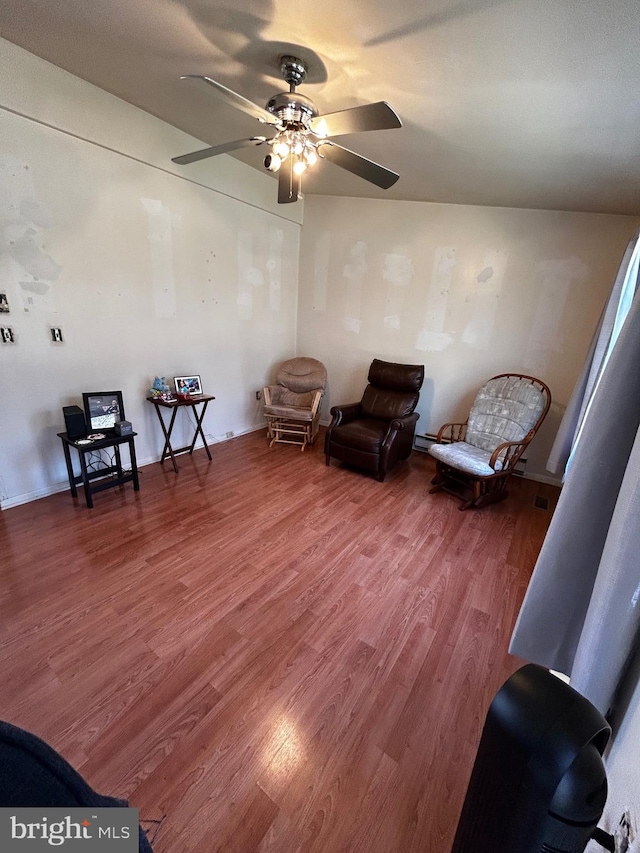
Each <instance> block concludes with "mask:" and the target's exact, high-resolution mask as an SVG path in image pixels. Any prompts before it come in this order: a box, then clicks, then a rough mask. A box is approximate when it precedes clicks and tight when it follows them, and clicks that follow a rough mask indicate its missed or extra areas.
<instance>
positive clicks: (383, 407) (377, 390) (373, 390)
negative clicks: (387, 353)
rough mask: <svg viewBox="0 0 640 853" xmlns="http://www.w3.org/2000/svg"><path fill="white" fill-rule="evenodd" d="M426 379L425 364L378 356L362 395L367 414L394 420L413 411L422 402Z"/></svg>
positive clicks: (362, 404)
mask: <svg viewBox="0 0 640 853" xmlns="http://www.w3.org/2000/svg"><path fill="white" fill-rule="evenodd" d="M423 381H424V365H422V364H396V363H394V362H391V361H381V360H380V359H378V358H374V360H373V361H372V362H371V367H370V368H369V385H367V387H366V388H365V391H364V394H363V396H362V401H361V406H362V413H363V414H364V415H365V417H370V418H376V419H379V420H389V421H390V420H393V418H404V417H406V416H407V415H410V414H411V413H412V412H413V411H414V409H415V407H416V406H417V405H418V400H419V399H420V388H421V387H422V383H423Z"/></svg>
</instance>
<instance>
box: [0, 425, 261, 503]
mask: <svg viewBox="0 0 640 853" xmlns="http://www.w3.org/2000/svg"><path fill="white" fill-rule="evenodd" d="M265 428H266V423H263V424H258V425H257V426H255V425H254V426H250V427H248V428H247V429H243V430H240V431H239V432H234V433H233V435H230V436H227V435H223V436H210V435H209V434H207V441H208V443H209V444H210V445H211V444H222V442H224V441H231V440H232V439H234V438H238V436H240V435H248V434H249V433H250V432H258V430H261V429H265ZM203 447H204V444H203V443H202V442H201V441H200V442H198V444H196V446H195V448H194V449H195V450H201V449H202V448H203ZM137 461H138V469H140V468H145V467H146V466H147V465H153V464H154V463H157V462H159V461H160V454H158V455H157V456H148V457H146V458H143V459H138V460H137ZM66 491H69V481H68V480H65V481H64V482H61V483H54V484H53V485H52V486H47V487H46V488H43V489H34V490H33V491H32V492H25V493H24V494H22V495H14V496H13V497H10V498H5V499H4V500H2V501H0V512H4V510H5V509H12V508H13V507H14V506H21V505H22V504H28V503H31V502H32V501H38V500H40V499H41V498H48V497H50V496H51V495H57V494H58V493H59V492H66Z"/></svg>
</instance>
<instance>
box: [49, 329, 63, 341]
mask: <svg viewBox="0 0 640 853" xmlns="http://www.w3.org/2000/svg"><path fill="white" fill-rule="evenodd" d="M51 340H52V341H53V343H54V344H61V343H62V329H60V328H59V327H52V329H51Z"/></svg>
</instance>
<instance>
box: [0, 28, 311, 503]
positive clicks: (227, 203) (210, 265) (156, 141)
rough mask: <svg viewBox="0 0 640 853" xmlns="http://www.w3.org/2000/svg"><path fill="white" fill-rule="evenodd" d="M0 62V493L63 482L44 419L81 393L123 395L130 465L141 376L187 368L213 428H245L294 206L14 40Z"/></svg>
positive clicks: (280, 351) (57, 421) (292, 241)
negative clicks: (200, 158)
mask: <svg viewBox="0 0 640 853" xmlns="http://www.w3.org/2000/svg"><path fill="white" fill-rule="evenodd" d="M0 61H1V63H2V67H3V80H2V90H1V92H0V138H1V139H2V145H1V147H0V225H1V226H2V227H1V229H0V290H1V291H3V292H6V293H7V295H8V299H9V305H10V309H11V311H10V313H9V314H2V315H0V317H1V319H2V325H10V326H12V327H13V329H14V332H15V335H16V343H15V344H11V345H7V344H4V345H2V348H1V350H0V399H1V401H2V402H1V403H0V447H1V448H2V458H1V464H0V505H1V506H2V507H3V508H7V507H9V506H13V505H15V504H17V503H22V502H25V501H28V500H32V499H34V498H37V497H40V496H42V495H46V494H50V493H51V492H53V491H56V490H59V489H61V488H68V485H67V484H66V472H65V466H64V459H63V455H62V448H61V445H60V440H59V439H58V438H57V436H56V433H57V432H60V431H62V430H63V429H64V420H63V417H62V406H64V405H69V404H82V396H81V395H82V392H83V391H100V390H102V391H106V390H109V391H111V390H121V391H122V392H123V395H124V404H125V412H126V415H127V418H128V419H129V420H131V421H132V423H133V426H134V429H135V430H136V431H137V432H138V438H137V439H136V446H137V451H138V457H139V460H140V462H141V463H143V464H144V463H145V462H149V461H152V460H156V459H157V458H158V456H159V454H160V451H161V449H162V435H161V431H160V425H159V424H158V422H157V419H156V415H155V412H154V410H153V408H152V407H151V406H150V405H149V404H148V403H146V402H145V396H146V395H147V393H148V388H149V386H150V385H151V383H152V381H153V378H154V376H156V375H161V376H166V377H168V378H169V379H171V377H173V376H175V375H180V374H182V375H184V374H191V373H197V374H200V375H201V377H202V381H203V386H204V390H205V391H208V392H210V393H212V394H214V395H215V397H216V400H215V402H214V403H212V404H211V405H210V406H209V410H208V412H207V416H206V419H205V424H204V427H205V432H206V433H207V434H208V436H209V439H210V440H212V441H216V440H222V439H224V438H225V437H226V436H227V435H228V434H238V433H241V432H246V431H248V430H251V429H255V428H256V427H258V426H260V425H261V424H262V422H263V420H262V411H261V406H260V404H259V403H258V402H257V401H256V399H255V391H256V390H257V389H259V388H262V386H263V384H264V383H265V380H266V379H267V378H268V377H269V376H270V373H271V369H272V365H273V364H274V363H275V362H278V361H281V360H282V359H284V358H288V357H290V356H292V355H293V354H294V353H295V346H296V323H297V316H296V315H297V283H298V257H299V235H300V224H299V220H300V218H301V215H302V209H303V206H302V205H288V206H286V208H284V209H283V208H282V206H280V207H278V205H277V203H276V182H275V180H273V179H272V178H270V177H268V176H267V175H266V174H265V175H262V174H260V173H259V172H257V171H256V170H254V169H251V168H250V167H248V166H246V165H244V164H243V163H239V162H237V161H235V160H233V159H232V158H229V157H222V158H219V159H218V160H217V161H215V162H213V163H211V164H210V166H209V167H208V168H205V167H204V165H203V164H197V165H196V166H194V167H190V168H189V169H188V170H187V169H185V168H184V167H183V168H182V169H181V168H180V167H178V166H175V165H174V164H172V163H171V159H170V158H171V157H172V156H174V155H175V154H177V153H181V152H185V151H189V150H194V149H195V148H198V147H199V146H200V145H201V143H200V142H198V141H197V140H195V139H192V138H190V137H188V136H186V135H185V134H184V133H181V132H180V131H178V130H176V129H175V128H172V127H169V126H168V125H166V124H164V123H163V122H161V121H159V120H157V119H155V118H153V117H152V116H149V115H147V114H146V113H143V112H142V111H140V110H137V109H136V108H135V107H132V106H130V105H129V104H125V103H124V102H123V101H120V100H118V99H117V98H114V97H112V96H111V95H108V94H107V93H105V92H102V91H100V90H99V89H96V88H95V87H94V86H91V85H89V84H88V83H85V82H83V81H82V80H79V79H78V78H75V77H73V76H72V75H70V74H67V73H66V72H64V71H61V70H60V69H58V68H55V67H53V66H52V65H49V64H48V63H46V62H44V61H42V60H40V59H37V58H36V57H34V56H31V55H30V54H28V53H26V52H25V51H22V50H20V49H19V48H17V47H15V46H14V45H10V44H8V43H7V42H2V41H0ZM52 326H59V327H61V328H62V331H63V335H64V343H63V344H53V343H52V342H51V339H50V336H49V329H50V327H52ZM179 414H180V416H182V415H184V412H180V413H179ZM176 429H177V431H176V434H175V439H176V442H175V445H174V446H181V445H183V444H185V443H187V440H188V441H189V442H190V440H191V436H192V435H193V432H192V431H193V425H189V422H188V420H187V418H186V417H179V418H178V421H177V422H176ZM189 430H191V432H189Z"/></svg>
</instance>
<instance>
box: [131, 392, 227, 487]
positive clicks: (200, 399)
mask: <svg viewBox="0 0 640 853" xmlns="http://www.w3.org/2000/svg"><path fill="white" fill-rule="evenodd" d="M215 399H216V398H215V397H212V396H211V395H210V394H194V395H193V396H192V397H190V398H189V399H188V400H163V399H162V397H147V400H148V401H149V402H150V403H153V405H154V406H155V410H156V414H157V415H158V420H159V421H160V426H161V427H162V432H163V433H164V447H163V448H162V456H161V457H160V464H162V463H163V462H164V460H165V459H166V458H167V456H170V457H171V461H172V462H173V470H174V471H175V472H176V474H177V473H178V464H177V462H176V456H177V455H178V454H179V453H186V452H187V451H188V452H189V453H193V449H194V447H195V446H196V441H197V439H198V435H199V436H200V438H201V439H202V443H203V444H204V449H205V450H206V451H207V456H208V457H209V459H211V453H210V451H209V445H208V444H207V439H206V438H205V437H204V431H203V429H202V420H203V418H204V413H205V412H206V411H207V406H208V405H209V401H210V400H215ZM198 403H202V409H201V410H200V413H199V414H198V409H197V408H196V407H197V405H198ZM181 406H188V407H189V408H190V409H191V410H192V411H193V414H194V417H195V419H196V431H195V433H194V436H193V441H192V442H191V444H187V445H186V446H185V447H178V448H173V447H172V446H171V433H172V431H173V425H174V423H175V420H176V414H177V412H178V409H179V408H180V407H181ZM161 409H171V410H172V411H171V419H170V420H169V428H168V429H167V425H166V424H165V422H164V418H163V417H162V412H161V411H160V410H161Z"/></svg>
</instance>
